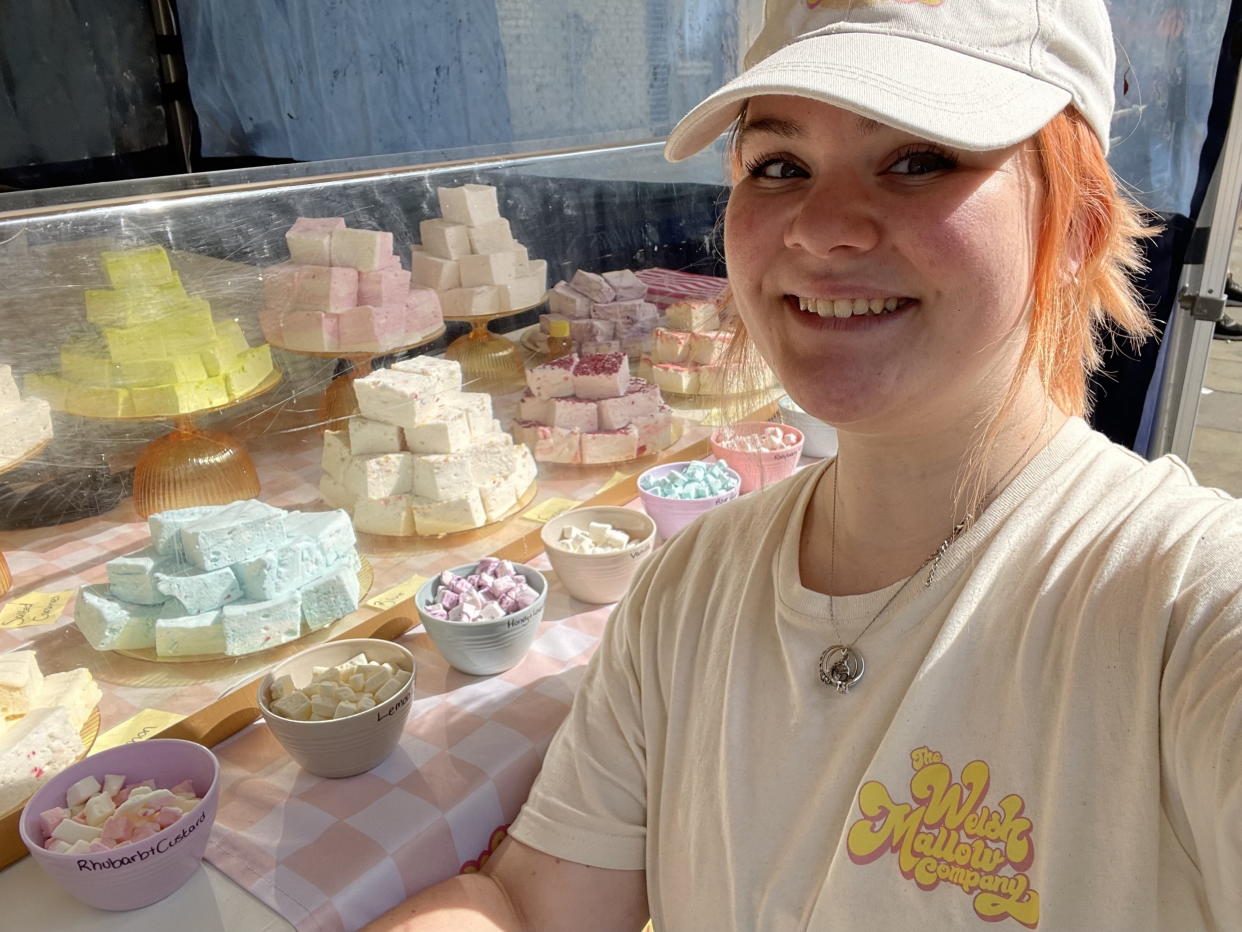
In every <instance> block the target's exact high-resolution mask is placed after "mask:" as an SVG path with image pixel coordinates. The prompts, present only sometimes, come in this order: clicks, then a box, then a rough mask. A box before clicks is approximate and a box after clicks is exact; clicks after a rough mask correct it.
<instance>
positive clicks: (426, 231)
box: [418, 217, 471, 259]
mask: <svg viewBox="0 0 1242 932" xmlns="http://www.w3.org/2000/svg"><path fill="white" fill-rule="evenodd" d="M418 235H419V236H420V237H421V238H422V241H423V252H425V253H426V254H427V255H430V256H437V257H439V258H441V259H460V258H461V257H462V256H468V255H470V253H471V247H470V228H469V227H467V226H466V225H465V224H462V223H453V222H452V221H451V220H444V219H441V218H439V217H436V218H434V219H431V220H424V221H422V222H421V223H419V225H418Z"/></svg>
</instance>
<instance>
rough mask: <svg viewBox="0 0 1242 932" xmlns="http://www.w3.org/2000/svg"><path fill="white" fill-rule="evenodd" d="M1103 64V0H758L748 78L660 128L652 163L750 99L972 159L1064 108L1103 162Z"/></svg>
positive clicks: (686, 150) (1109, 77)
mask: <svg viewBox="0 0 1242 932" xmlns="http://www.w3.org/2000/svg"><path fill="white" fill-rule="evenodd" d="M1115 60H1116V59H1115V55H1114V52H1113V33H1112V28H1111V25H1110V24H1109V20H1108V12H1107V10H1106V9H1105V7H1104V2H1103V0H765V7H764V25H763V30H762V32H761V33H760V35H759V38H758V39H757V40H756V41H755V43H754V44H753V45H752V46H751V47H750V50H749V51H748V52H747V54H746V60H745V65H746V68H747V70H746V71H744V72H743V73H742V74H741V75H739V76H738V77H737V78H735V79H733V80H732V81H730V82H729V83H728V84H726V85H725V86H724V87H722V88H721V89H720V90H718V91H716V93H714V94H712V95H711V96H710V97H708V98H707V99H706V100H704V101H703V102H702V103H701V104H699V105H698V106H697V107H695V108H694V109H693V110H691V111H690V112H689V113H688V114H687V115H686V116H685V117H684V118H683V119H682V120H681V122H680V123H678V124H677V125H676V126H675V127H674V128H673V131H672V133H670V134H669V137H668V142H667V143H666V144H665V147H664V155H665V157H666V158H667V159H668V160H669V161H671V162H677V161H680V160H681V159H684V158H688V157H689V156H691V155H693V154H694V153H696V152H698V151H699V150H700V149H703V148H705V147H706V146H708V145H710V144H711V142H712V141H713V140H714V139H715V138H716V137H717V136H719V135H720V134H721V133H722V132H724V131H725V130H726V129H728V128H729V126H730V124H732V123H733V121H734V120H735V119H736V118H737V116H738V113H739V112H740V110H741V107H742V104H743V103H744V102H745V101H746V100H747V99H748V98H750V97H755V96H758V95H760V94H789V95H792V96H795V97H807V98H810V99H812V100H819V101H823V102H824V103H828V104H832V105H834V106H837V107H841V108H843V109H845V110H850V111H853V112H854V113H858V114H861V115H863V116H866V117H870V118H871V119H873V120H877V121H878V122H880V123H884V124H886V125H888V126H893V127H896V128H898V129H902V130H905V131H907V132H910V133H913V134H915V135H917V136H921V137H923V138H925V139H930V140H932V141H934V142H939V143H942V144H944V145H947V146H950V147H952V148H959V149H966V150H974V151H979V150H985V149H1001V148H1004V147H1006V146H1011V145H1013V144H1015V143H1018V142H1021V141H1022V140H1023V139H1028V138H1030V137H1031V136H1034V135H1035V133H1036V132H1038V131H1039V130H1040V129H1041V128H1042V127H1043V126H1044V124H1046V123H1047V122H1048V121H1049V120H1051V119H1052V118H1053V117H1054V116H1056V115H1057V114H1058V113H1059V112H1061V110H1063V109H1064V108H1065V107H1066V105H1068V104H1070V103H1072V104H1073V105H1074V107H1075V108H1077V110H1078V111H1079V112H1080V113H1081V114H1082V115H1083V117H1084V118H1085V119H1086V120H1087V123H1088V124H1090V126H1091V128H1092V129H1093V130H1095V134H1096V135H1097V136H1098V137H1099V139H1100V144H1101V145H1102V146H1103V147H1104V151H1105V152H1107V151H1108V131H1109V122H1110V120H1111V119H1112V113H1113V68H1114V64H1115Z"/></svg>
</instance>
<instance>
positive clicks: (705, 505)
mask: <svg viewBox="0 0 1242 932" xmlns="http://www.w3.org/2000/svg"><path fill="white" fill-rule="evenodd" d="M689 465H690V463H689V462H684V463H666V464H665V465H663V466H653V467H651V468H650V469H648V470H647V471H646V472H644V473H643V474H642V475H641V476H639V477H638V497H639V498H640V499H641V500H642V503H643V509H644V510H645V511H646V512H647V514H649V515H650V516H651V520H652V521H654V522H655V524H656V530H657V531H659V532H660V538H661V539H662V540H668V539H669V538H670V537H672V536H673V535H674V534H676V533H677V532H678V531H680V530H681V529H682V528H684V527H685V526H686V525H687V524H689V523H690V522H691V521H693V520H694V519H695V518H697V517H698V516H699V515H701V514H703V513H704V512H707V511H711V510H712V509H713V508H715V507H716V506H717V505H722V504H724V503H725V502H727V501H731V500H732V499H735V498H737V497H738V495H739V494H741V493H740V492H739V488H740V486H741V479H740V478H738V475H737V472H736V471H734V470H733V469H730V470H729V471H730V472H731V473H732V474H733V477H734V478H735V479H736V480H737V483H736V484H735V485H734V487H733V488H732V489H730V490H729V491H728V492H722V493H721V494H720V495H713V496H711V497H710V498H665V497H664V496H662V495H656V494H655V493H654V492H648V491H647V490H646V489H645V488H643V486H644V485H646V484H647V482H648V481H649V480H651V479H662V478H663V477H664V476H667V475H668V474H669V473H671V472H673V471H675V470H680V469H685V468H686V467H687V466H689ZM729 465H732V464H729Z"/></svg>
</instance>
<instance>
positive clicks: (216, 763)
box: [17, 738, 220, 858]
mask: <svg viewBox="0 0 1242 932" xmlns="http://www.w3.org/2000/svg"><path fill="white" fill-rule="evenodd" d="M152 742H159V743H161V744H167V743H175V744H177V745H189V746H191V747H194V748H197V749H198V750H199V751H206V752H207V758H206V759H207V760H210V761H211V765H212V773H211V783H210V784H209V785H208V787H207V792H205V793H204V794H203V795H202V796H200V797H199V798H198V804H197V805H195V807H194V808H193V809H190V810H189V811H187V812H185V813H183V814H182V817H181V818H180V819H178V820H177V821H176V822H174V823H172V825H166V826H165V827H164V828H162V829H160V830H159V831H158V832H156V833H155V834H154V835H148V836H147V837H146V838H143V839H140V840H138V841H127V842H125V844H123V845H117V846H116V847H115V848H109V849H108V850H107V851H79V852H78V853H76V854H67V853H65V852H63V851H53V850H51V849H50V848H47V847H45V846H44V845H42V844H40V843H39V842H38V841H36V840H35V839H34V838H33V837H30V838H27V832H26V818H27V810H29V811H30V818H31V819H38V817H39V813H41V812H43V811H44V810H45V809H46V808H48V807H46V806H44V807H42V808H40V809H38V810H35V809H34V808H33V807H32V805H31V804H32V803H33V802H34V801H35V800H36V799H37V798H38V797H39V794H40V793H42V792H43V791H44V790H46V789H47V788H48V787H49V786H51V784H52V783H53V781H55V780H56V778H58V777H60V776H62V775H63V774H67V773H68V772H69V771H70V770H73V769H74V768H76V767H79V766H82V765H84V764H86V763H87V762H88V761H91V760H95V762H96V764H98V763H99V762H98V760H96V759H97V758H99V757H102V756H103V755H105V754H108V753H109V752H111V751H119V750H121V749H125V750H126V751H127V752H128V753H134V754H136V753H138V752H139V751H140V750H146V749H147V748H150V747H151V745H152ZM87 776H90V775H89V774H87ZM127 776H128V775H127ZM78 779H79V780H80V779H81V777H79V778H78ZM76 782H77V780H74V781H73V783H76ZM73 783H70V784H69V785H70V786H72V785H73ZM219 788H220V758H218V757H216V755H215V752H214V751H212V750H211V748H209V747H207V746H206V745H202V744H199V743H198V742H197V741H187V740H186V739H184V738H148V739H146V740H143V741H130V742H128V743H126V744H118V745H116V746H115V747H110V748H104V749H103V750H102V751H99V752H98V753H97V754H87V755H86V757H84V758H82V759H81V760H80V761H75V762H74V763H73V764H71V765H70V766H68V767H66V768H65V769H64V770H62V771H60V773H58V774H56V775H55V776H54V777H53V778H52V779H51V780H48V782H47V783H45V784H43V786H41V787H39V788H38V789H37V790H35V791H34V793H32V794H31V796H30V798H29V799H28V800H26V802H25V804H24V805H23V806H22V808H21V810H20V812H19V813H18V817H17V829H18V835H19V837H20V838H21V840H22V843H23V844H24V845H26V847H27V849H28V850H30V853H31V855H32V856H33V857H36V858H42V857H48V858H80V857H83V856H89V857H100V856H103V855H107V856H109V857H111V856H113V855H114V854H116V853H117V852H124V851H125V849H126V848H128V847H129V846H130V845H141V844H146V843H147V842H151V843H158V839H159V838H160V836H161V835H163V834H164V833H165V832H167V831H170V830H171V829H175V828H184V827H185V825H184V824H183V820H185V819H188V818H189V817H190V816H191V815H192V814H193V813H196V812H198V811H200V810H201V809H202V808H203V807H204V806H206V805H207V804H208V803H209V802H210V801H211V799H212V795H213V793H217V794H218V791H219ZM159 789H168V787H159ZM213 821H214V817H213ZM31 842H33V843H34V847H35V848H38V849H39V850H38V852H35V851H34V849H33V848H31V846H30V843H31Z"/></svg>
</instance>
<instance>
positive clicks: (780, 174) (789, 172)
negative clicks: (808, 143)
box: [746, 158, 806, 180]
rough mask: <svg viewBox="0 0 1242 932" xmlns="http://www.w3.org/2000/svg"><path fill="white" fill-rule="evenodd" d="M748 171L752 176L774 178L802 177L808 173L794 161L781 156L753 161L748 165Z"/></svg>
mask: <svg viewBox="0 0 1242 932" xmlns="http://www.w3.org/2000/svg"><path fill="white" fill-rule="evenodd" d="M746 173H747V174H748V175H750V176H751V177H752V178H770V179H774V180H781V179H785V178H801V177H802V176H803V175H805V174H806V173H805V172H804V171H803V170H802V169H801V168H800V167H798V166H797V165H795V164H794V163H793V162H790V161H789V160H788V159H780V158H765V159H758V160H756V161H754V162H751V163H749V164H748V165H747V166H746Z"/></svg>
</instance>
